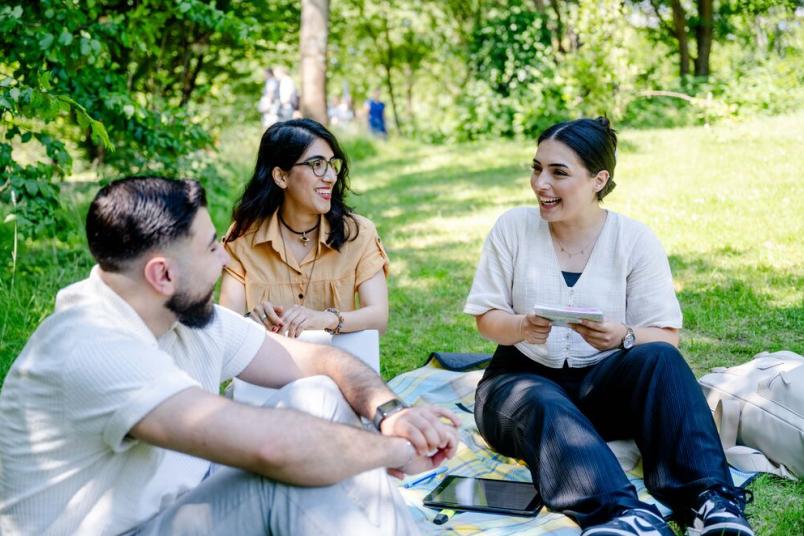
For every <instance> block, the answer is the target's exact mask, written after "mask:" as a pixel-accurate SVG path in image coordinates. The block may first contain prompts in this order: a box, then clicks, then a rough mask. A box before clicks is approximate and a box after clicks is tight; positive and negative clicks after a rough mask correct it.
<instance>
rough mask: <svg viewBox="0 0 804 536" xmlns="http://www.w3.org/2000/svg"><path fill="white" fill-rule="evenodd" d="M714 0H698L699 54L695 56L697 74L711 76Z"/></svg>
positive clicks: (697, 39) (696, 28)
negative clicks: (710, 60)
mask: <svg viewBox="0 0 804 536" xmlns="http://www.w3.org/2000/svg"><path fill="white" fill-rule="evenodd" d="M712 3H713V0H698V25H697V26H696V27H695V41H696V43H697V45H698V55H697V56H696V57H695V76H701V77H704V78H706V77H708V76H709V53H710V52H711V51H712V30H713V28H714V22H715V14H714V8H713V6H712Z"/></svg>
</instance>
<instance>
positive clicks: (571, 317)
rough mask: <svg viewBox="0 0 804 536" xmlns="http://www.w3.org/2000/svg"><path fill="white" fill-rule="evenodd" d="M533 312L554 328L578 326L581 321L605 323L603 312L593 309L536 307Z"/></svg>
mask: <svg viewBox="0 0 804 536" xmlns="http://www.w3.org/2000/svg"><path fill="white" fill-rule="evenodd" d="M533 312H534V313H536V314H537V315H539V316H541V317H543V318H547V319H548V320H550V321H551V322H552V323H553V325H554V326H564V327H567V324H578V323H579V322H580V321H581V320H594V321H595V322H602V321H603V311H601V310H600V309H595V308H593V307H553V306H550V305H539V304H537V305H534V306H533Z"/></svg>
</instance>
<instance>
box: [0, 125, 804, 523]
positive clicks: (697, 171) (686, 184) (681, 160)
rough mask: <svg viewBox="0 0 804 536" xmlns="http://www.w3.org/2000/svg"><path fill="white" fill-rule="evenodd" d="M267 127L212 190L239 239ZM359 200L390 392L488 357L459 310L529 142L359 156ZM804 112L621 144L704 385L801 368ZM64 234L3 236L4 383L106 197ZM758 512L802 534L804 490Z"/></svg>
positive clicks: (88, 188) (521, 175)
mask: <svg viewBox="0 0 804 536" xmlns="http://www.w3.org/2000/svg"><path fill="white" fill-rule="evenodd" d="M258 137H259V132H258V129H257V128H256V127H239V128H238V129H237V130H235V129H233V130H231V131H230V132H228V133H227V134H226V136H224V138H223V139H222V140H221V150H222V154H223V156H224V159H225V161H224V163H223V164H222V169H223V171H224V173H225V174H226V175H227V176H229V177H231V179H230V181H228V182H224V183H220V184H213V185H208V190H209V194H210V206H211V210H212V214H213V219H214V220H215V223H216V225H217V227H218V229H219V231H220V232H223V231H224V230H225V229H226V227H227V225H228V218H229V213H230V210H231V204H232V201H233V199H234V198H235V197H236V196H237V195H238V194H239V193H240V189H241V187H242V183H243V182H244V181H245V180H246V179H247V178H248V176H249V174H250V171H251V167H252V165H253V162H254V155H255V152H256V147H257V144H258ZM346 147H347V150H349V152H350V154H351V155H352V156H355V155H358V154H359V155H361V156H362V158H360V159H358V160H357V161H356V162H355V163H354V165H353V182H352V186H353V189H354V190H355V192H357V193H358V194H359V195H356V196H353V197H352V198H351V203H352V205H353V206H354V207H355V208H356V210H357V212H358V213H360V214H363V215H365V216H367V217H369V218H371V219H372V220H373V221H374V222H375V223H376V224H377V226H378V228H379V230H380V234H381V236H382V238H383V241H384V243H385V245H386V247H387V249H388V254H389V256H390V258H391V262H392V271H391V279H390V283H389V284H390V293H391V296H390V300H391V321H390V325H389V329H388V333H387V335H386V336H385V337H384V338H383V340H382V356H383V357H382V360H383V361H382V372H383V375H384V376H385V377H386V378H390V377H392V376H394V375H396V374H398V373H400V372H403V371H406V370H409V369H411V368H414V367H417V366H419V365H420V364H421V363H422V362H423V361H424V359H425V358H426V357H427V355H428V354H429V352H431V351H433V350H441V351H467V352H468V351H476V352H491V351H492V350H493V346H492V345H491V344H490V343H489V342H487V341H484V340H482V339H481V338H480V337H479V336H478V335H477V332H476V330H475V328H474V322H473V319H472V318H471V317H468V316H466V315H463V314H462V313H461V309H462V306H463V300H464V298H465V296H466V293H467V292H468V289H469V286H470V284H471V280H472V277H473V275H474V269H475V264H476V262H477V260H478V257H479V253H480V248H481V244H482V241H483V239H484V237H485V235H486V234H487V232H488V231H489V229H490V228H491V226H492V225H493V223H494V221H495V220H496V218H497V217H498V216H499V215H500V214H501V213H502V212H503V211H505V210H506V209H508V208H510V207H514V206H517V205H522V204H533V203H534V197H533V194H532V192H531V191H530V188H529V185H528V162H529V160H530V158H531V157H532V156H533V153H534V151H535V146H534V144H533V143H532V142H508V141H506V142H484V143H476V144H465V145H457V146H450V147H442V146H432V147H431V146H424V145H421V144H417V143H412V142H403V141H397V142H392V143H388V144H380V145H379V146H377V147H376V149H375V148H373V147H372V146H371V144H368V143H367V142H365V141H364V140H360V139H355V140H351V141H348V142H347V143H346ZM802 147H804V114H801V113H800V114H797V115H790V116H784V117H774V118H763V119H757V120H754V121H751V122H748V123H742V124H736V125H722V126H716V127H711V128H687V129H677V130H644V131H625V132H622V133H621V144H620V150H619V160H620V164H619V167H618V168H617V170H616V173H615V178H616V182H617V183H618V186H617V188H616V190H615V191H614V192H613V193H612V194H611V195H610V196H609V197H607V198H606V202H605V204H604V206H606V207H608V208H610V209H612V210H615V211H618V212H622V213H624V214H625V215H628V216H630V217H633V218H635V219H637V220H640V221H642V222H644V223H646V224H647V225H648V226H650V227H651V228H652V229H653V230H654V231H655V232H656V233H657V235H658V236H659V238H660V239H661V240H662V242H663V244H664V246H665V248H666V250H667V253H668V255H669V256H670V262H671V266H672V269H673V273H674V276H675V283H676V289H677V291H678V295H679V299H680V301H681V305H682V308H683V311H684V318H685V330H684V333H683V339H682V351H683V353H684V354H685V356H686V357H687V359H688V360H689V362H690V363H691V365H692V367H693V369H694V370H695V373H696V374H697V375H699V376H700V375H701V374H703V373H704V372H706V371H707V370H708V369H709V368H711V367H713V366H720V365H725V366H728V365H733V364H736V363H739V362H742V361H745V360H747V359H749V358H750V357H751V356H753V355H754V354H755V353H757V352H760V351H762V350H771V351H773V350H780V349H789V350H793V351H796V352H798V353H801V354H804V239H802V237H804V211H803V210H802V205H803V204H802V201H801V200H802V198H804V186H803V185H802V181H801V180H800V177H799V176H798V173H799V171H800V170H801V169H802V168H804V153H803V152H802V150H801V148H802ZM64 190H65V199H66V200H67V203H66V208H65V224H64V226H63V228H62V229H61V230H60V231H59V233H58V235H57V236H55V237H52V238H50V239H46V240H39V241H36V242H33V243H29V242H25V243H21V244H20V247H19V252H18V258H17V265H16V270H15V271H14V272H13V273H12V270H11V263H10V261H8V262H7V261H6V260H7V259H10V258H11V247H12V243H13V240H12V233H11V228H10V227H9V226H8V225H5V226H3V227H2V228H0V250H1V252H2V256H3V259H4V261H3V262H4V266H5V267H4V271H3V278H2V282H0V304H1V305H2V313H0V378H2V377H3V376H4V375H5V372H6V370H7V369H8V367H9V366H10V363H11V361H12V360H13V358H14V356H15V355H16V354H17V353H18V352H19V351H20V349H21V348H22V346H23V344H24V342H25V339H26V338H27V337H28V335H29V334H30V333H31V332H32V331H33V329H34V328H35V327H36V325H37V324H38V323H39V322H40V321H41V320H42V319H43V318H44V317H45V316H46V315H47V314H48V313H49V312H50V311H51V309H52V303H53V296H54V295H55V292H56V291H57V290H58V289H59V288H60V287H62V286H64V285H66V284H67V283H69V282H71V281H74V280H77V279H80V278H83V277H85V274H86V273H87V271H88V268H89V267H90V265H91V263H90V260H89V257H88V255H87V253H86V251H85V249H86V248H85V242H84V238H83V231H82V225H81V223H80V222H81V220H82V217H83V213H84V211H85V210H86V204H87V202H88V197H89V196H90V195H91V194H92V193H94V191H95V185H93V184H80V183H71V184H68V185H66V186H65V188H64ZM751 489H752V490H753V491H754V495H755V498H756V500H755V502H754V504H753V505H752V506H750V507H749V510H748V512H749V514H750V515H751V517H752V520H753V523H754V526H755V527H756V529H757V533H758V534H761V535H766V534H778V535H790V534H797V535H798V534H804V483H801V482H799V483H791V482H786V481H781V480H779V479H774V478H768V477H761V478H760V479H758V480H757V481H756V482H755V483H754V484H752V485H751Z"/></svg>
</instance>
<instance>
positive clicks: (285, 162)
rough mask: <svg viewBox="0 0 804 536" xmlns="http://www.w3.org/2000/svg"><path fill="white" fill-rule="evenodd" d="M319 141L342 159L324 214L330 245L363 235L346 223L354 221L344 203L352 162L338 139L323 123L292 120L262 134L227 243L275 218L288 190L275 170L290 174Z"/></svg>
mask: <svg viewBox="0 0 804 536" xmlns="http://www.w3.org/2000/svg"><path fill="white" fill-rule="evenodd" d="M317 138H318V139H322V140H324V141H325V142H326V143H327V144H328V145H329V147H330V149H332V153H333V155H334V156H335V157H336V158H340V159H341V160H343V167H341V171H340V172H339V173H338V180H337V181H336V182H335V184H334V185H333V186H332V201H331V204H330V209H329V212H327V213H326V214H325V215H324V217H325V218H327V221H328V222H329V225H330V233H329V236H328V237H327V244H329V245H330V246H331V247H332V248H334V249H338V250H339V249H340V247H341V245H343V243H344V242H345V241H347V240H354V239H355V238H357V233H359V232H360V231H359V230H358V227H357V225H355V226H354V228H355V234H354V235H352V234H351V233H350V228H349V226H348V225H347V221H346V220H347V219H350V220H352V221H354V216H352V209H351V207H349V206H348V205H347V204H346V203H345V201H344V197H345V194H346V192H348V191H349V162H348V159H347V158H346V153H345V152H344V151H343V149H342V148H341V146H340V144H339V143H338V140H337V139H336V138H335V136H334V135H333V134H332V133H331V132H330V131H329V130H327V129H326V127H324V125H322V124H321V123H318V122H317V121H314V120H312V119H291V120H290V121H283V122H280V123H274V124H273V125H271V126H270V127H268V130H266V131H265V133H264V134H263V135H262V140H261V141H260V150H259V152H258V153H257V165H256V166H255V168H254V175H252V177H251V180H250V181H249V182H248V184H247V185H246V188H245V190H244V192H243V196H242V197H241V198H240V200H239V201H237V203H236V204H235V207H234V210H233V211H232V219H233V220H234V225H233V226H232V229H231V230H230V231H229V234H228V235H227V236H226V238H225V240H226V241H227V242H232V241H234V240H235V239H237V238H239V237H241V236H243V235H244V234H246V233H247V232H248V231H249V230H253V228H254V226H255V225H259V224H260V223H261V222H262V221H263V220H265V219H267V218H270V217H271V216H273V214H274V212H276V211H277V210H278V209H279V207H281V206H282V203H283V202H284V200H285V191H284V190H283V189H282V188H280V187H279V186H277V185H276V183H275V182H274V178H273V171H274V168H275V167H278V168H280V169H283V170H285V171H290V170H291V169H292V168H293V165H294V164H296V162H297V160H298V159H299V158H300V157H301V155H302V154H304V151H306V150H307V148H308V147H309V146H310V145H312V144H313V142H314V141H315V140H316V139H317Z"/></svg>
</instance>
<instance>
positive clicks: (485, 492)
mask: <svg viewBox="0 0 804 536" xmlns="http://www.w3.org/2000/svg"><path fill="white" fill-rule="evenodd" d="M424 505H425V506H429V507H433V508H449V509H451V510H474V511H478V512H491V513H494V514H506V515H514V516H535V515H536V514H538V513H539V510H541V508H542V500H541V497H539V493H538V492H537V491H536V488H534V487H533V484H531V483H530V482H513V481H510V480H492V479H488V478H470V477H464V476H454V475H450V476H448V477H446V478H445V479H444V480H443V481H442V482H441V484H439V485H438V487H437V488H436V489H434V490H433V491H432V492H430V494H429V495H427V496H426V497H425V498H424Z"/></svg>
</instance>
